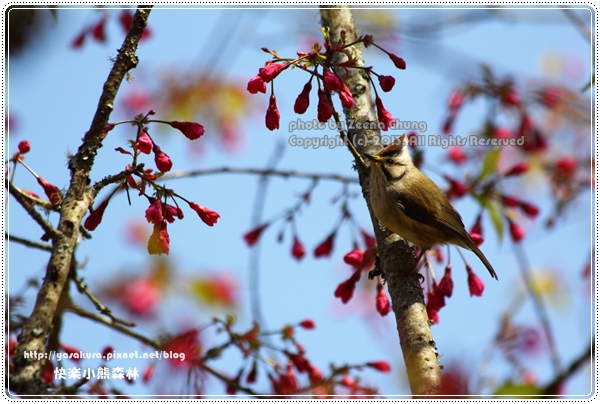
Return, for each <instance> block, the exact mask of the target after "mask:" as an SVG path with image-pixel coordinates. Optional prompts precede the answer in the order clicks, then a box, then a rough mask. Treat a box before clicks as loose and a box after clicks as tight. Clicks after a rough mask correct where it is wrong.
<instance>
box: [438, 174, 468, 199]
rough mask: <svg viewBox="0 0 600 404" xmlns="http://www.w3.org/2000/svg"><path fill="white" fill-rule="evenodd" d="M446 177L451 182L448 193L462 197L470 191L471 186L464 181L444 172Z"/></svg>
mask: <svg viewBox="0 0 600 404" xmlns="http://www.w3.org/2000/svg"><path fill="white" fill-rule="evenodd" d="M444 179H446V181H448V182H449V183H450V189H449V190H448V195H451V196H457V197H459V198H460V197H462V196H465V195H466V194H468V193H469V188H468V187H467V186H466V185H465V183H464V182H462V181H458V180H455V179H454V178H451V177H450V176H448V175H445V174H444Z"/></svg>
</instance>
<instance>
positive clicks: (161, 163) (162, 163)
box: [153, 145, 173, 173]
mask: <svg viewBox="0 0 600 404" xmlns="http://www.w3.org/2000/svg"><path fill="white" fill-rule="evenodd" d="M153 151H154V163H155V164H156V168H158V170H159V171H160V172H162V173H166V172H167V171H171V167H173V162H172V161H171V158H170V157H169V156H168V155H167V153H165V152H163V151H162V150H160V147H158V146H157V145H154V149H153Z"/></svg>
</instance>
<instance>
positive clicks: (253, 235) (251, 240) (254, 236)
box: [244, 223, 269, 247]
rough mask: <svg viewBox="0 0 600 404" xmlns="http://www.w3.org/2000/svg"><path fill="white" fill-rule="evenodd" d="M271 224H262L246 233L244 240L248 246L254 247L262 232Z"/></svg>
mask: <svg viewBox="0 0 600 404" xmlns="http://www.w3.org/2000/svg"><path fill="white" fill-rule="evenodd" d="M268 225H269V224H268V223H266V224H263V225H262V226H259V227H257V228H256V229H253V230H250V231H249V232H248V233H246V234H244V240H245V241H246V244H248V247H252V246H253V245H254V244H256V242H257V241H258V238H259V237H260V235H261V234H262V232H263V231H264V230H265V229H266V228H267V226H268Z"/></svg>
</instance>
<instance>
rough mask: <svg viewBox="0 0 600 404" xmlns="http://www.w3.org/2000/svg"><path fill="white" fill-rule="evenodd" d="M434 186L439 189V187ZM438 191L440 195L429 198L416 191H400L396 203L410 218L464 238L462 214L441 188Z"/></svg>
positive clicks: (434, 194) (435, 194) (436, 194)
mask: <svg viewBox="0 0 600 404" xmlns="http://www.w3.org/2000/svg"><path fill="white" fill-rule="evenodd" d="M432 184H433V182H432ZM433 185H434V186H435V187H436V188H437V185H435V184H433ZM436 191H439V193H438V192H435V193H433V195H428V197H426V196H425V195H423V194H420V193H417V192H414V191H412V192H401V191H400V192H397V193H396V201H397V203H398V206H400V209H402V210H403V211H404V214H405V215H406V216H408V217H409V218H411V219H413V220H416V221H417V222H420V223H423V224H426V225H429V226H431V227H434V228H436V229H439V230H442V231H444V232H445V233H451V234H453V235H455V236H457V237H459V238H463V237H464V236H465V233H466V230H465V225H464V224H463V221H462V218H461V217H460V214H459V213H458V212H457V211H456V209H454V207H453V206H452V204H451V203H450V201H448V198H446V196H445V195H444V194H443V192H442V191H441V190H440V189H439V188H437V189H436Z"/></svg>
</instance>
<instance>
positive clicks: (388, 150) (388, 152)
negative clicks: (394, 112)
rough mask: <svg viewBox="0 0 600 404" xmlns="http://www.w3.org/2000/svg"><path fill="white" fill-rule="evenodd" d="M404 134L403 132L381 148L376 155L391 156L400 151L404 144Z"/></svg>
mask: <svg viewBox="0 0 600 404" xmlns="http://www.w3.org/2000/svg"><path fill="white" fill-rule="evenodd" d="M406 143H407V142H406V134H403V135H402V136H400V137H399V138H397V139H396V140H394V141H393V142H392V143H390V144H389V145H388V146H386V147H385V148H383V149H381V150H380V151H379V153H377V155H378V156H379V157H393V156H397V155H398V154H400V153H402V150H403V149H404V146H406Z"/></svg>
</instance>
